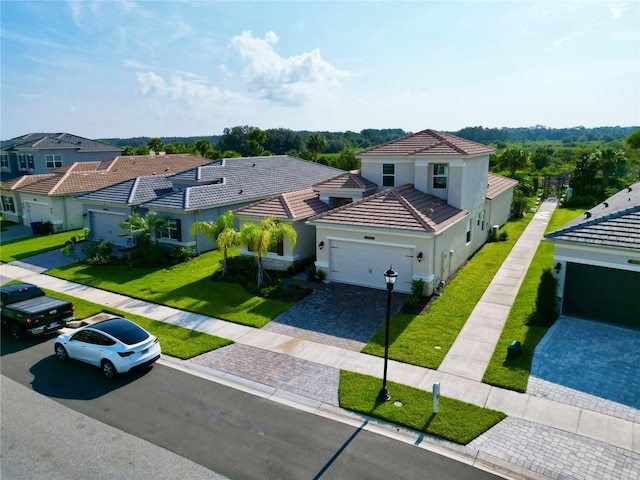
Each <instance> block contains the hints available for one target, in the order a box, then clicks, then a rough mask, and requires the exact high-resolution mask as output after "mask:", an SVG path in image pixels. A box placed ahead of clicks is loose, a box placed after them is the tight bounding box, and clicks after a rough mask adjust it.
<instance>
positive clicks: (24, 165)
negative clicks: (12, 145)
mask: <svg viewBox="0 0 640 480" xmlns="http://www.w3.org/2000/svg"><path fill="white" fill-rule="evenodd" d="M18 166H19V167H20V170H26V169H27V157H25V155H24V154H22V153H21V154H20V155H18Z"/></svg>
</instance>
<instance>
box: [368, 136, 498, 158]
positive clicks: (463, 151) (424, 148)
mask: <svg viewBox="0 0 640 480" xmlns="http://www.w3.org/2000/svg"><path fill="white" fill-rule="evenodd" d="M482 153H495V149H494V148H491V147H488V146H487V145H483V144H482V143H476V142H472V141H470V140H465V139H464V138H460V137H456V136H455V135H450V134H448V133H444V132H438V131H436V130H422V131H421V132H417V133H412V134H410V135H406V136H404V137H401V138H397V139H395V140H391V141H390V142H387V143H383V144H382V145H378V146H377V147H373V148H369V149H367V150H363V151H362V152H360V153H358V154H357V156H358V157H362V156H433V155H476V154H482Z"/></svg>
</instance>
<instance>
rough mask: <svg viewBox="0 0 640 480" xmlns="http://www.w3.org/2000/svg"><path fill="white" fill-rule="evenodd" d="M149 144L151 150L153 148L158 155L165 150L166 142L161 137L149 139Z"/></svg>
mask: <svg viewBox="0 0 640 480" xmlns="http://www.w3.org/2000/svg"><path fill="white" fill-rule="evenodd" d="M147 145H148V146H149V150H153V151H154V152H155V153H156V155H158V154H159V153H160V152H164V142H163V141H162V140H161V139H159V138H151V139H149V141H148V142H147Z"/></svg>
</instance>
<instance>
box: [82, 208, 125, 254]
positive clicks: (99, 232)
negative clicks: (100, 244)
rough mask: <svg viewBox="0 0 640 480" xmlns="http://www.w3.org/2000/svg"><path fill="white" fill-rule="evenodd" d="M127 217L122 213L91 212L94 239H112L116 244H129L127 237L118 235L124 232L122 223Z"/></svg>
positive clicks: (90, 219)
mask: <svg viewBox="0 0 640 480" xmlns="http://www.w3.org/2000/svg"><path fill="white" fill-rule="evenodd" d="M126 219H127V218H126V217H125V215H124V214H121V213H109V212H89V228H90V229H91V236H92V238H93V239H94V240H96V241H99V240H103V239H104V240H111V241H112V242H113V244H114V245H118V246H121V247H124V246H126V245H127V237H120V236H118V234H119V233H124V231H123V230H122V229H121V228H120V225H119V224H120V223H121V222H124V221H125V220H126Z"/></svg>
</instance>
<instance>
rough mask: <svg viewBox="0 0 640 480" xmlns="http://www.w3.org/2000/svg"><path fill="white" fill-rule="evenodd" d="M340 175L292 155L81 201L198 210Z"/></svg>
mask: <svg viewBox="0 0 640 480" xmlns="http://www.w3.org/2000/svg"><path fill="white" fill-rule="evenodd" d="M341 173H344V172H343V171H342V170H337V169H335V168H331V167H327V166H326V165H322V164H318V163H313V162H308V161H306V160H301V159H299V158H295V157H291V156H288V155H275V156H269V157H245V158H231V159H225V160H224V161H216V162H212V163H210V164H207V165H203V166H201V167H196V168H190V169H188V170H185V171H184V172H180V173H177V174H173V175H158V176H147V177H138V178H137V179H133V180H128V181H125V182H121V183H119V184H116V185H112V186H110V187H106V188H103V189H100V190H97V191H95V192H92V193H88V194H85V195H82V196H80V197H78V198H79V199H81V200H87V201H98V202H105V203H111V204H128V205H140V204H143V203H144V206H145V207H147V208H149V209H160V210H198V209H203V208H211V207H215V206H217V205H233V204H239V203H241V204H246V203H248V202H254V201H257V200H262V199H264V198H269V197H272V196H274V195H279V194H281V193H285V192H292V191H295V190H301V189H303V188H308V187H311V185H313V184H315V183H317V182H320V181H322V180H326V179H328V178H332V177H335V176H336V175H339V174H341ZM211 182H219V183H211ZM174 187H175V188H174Z"/></svg>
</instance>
